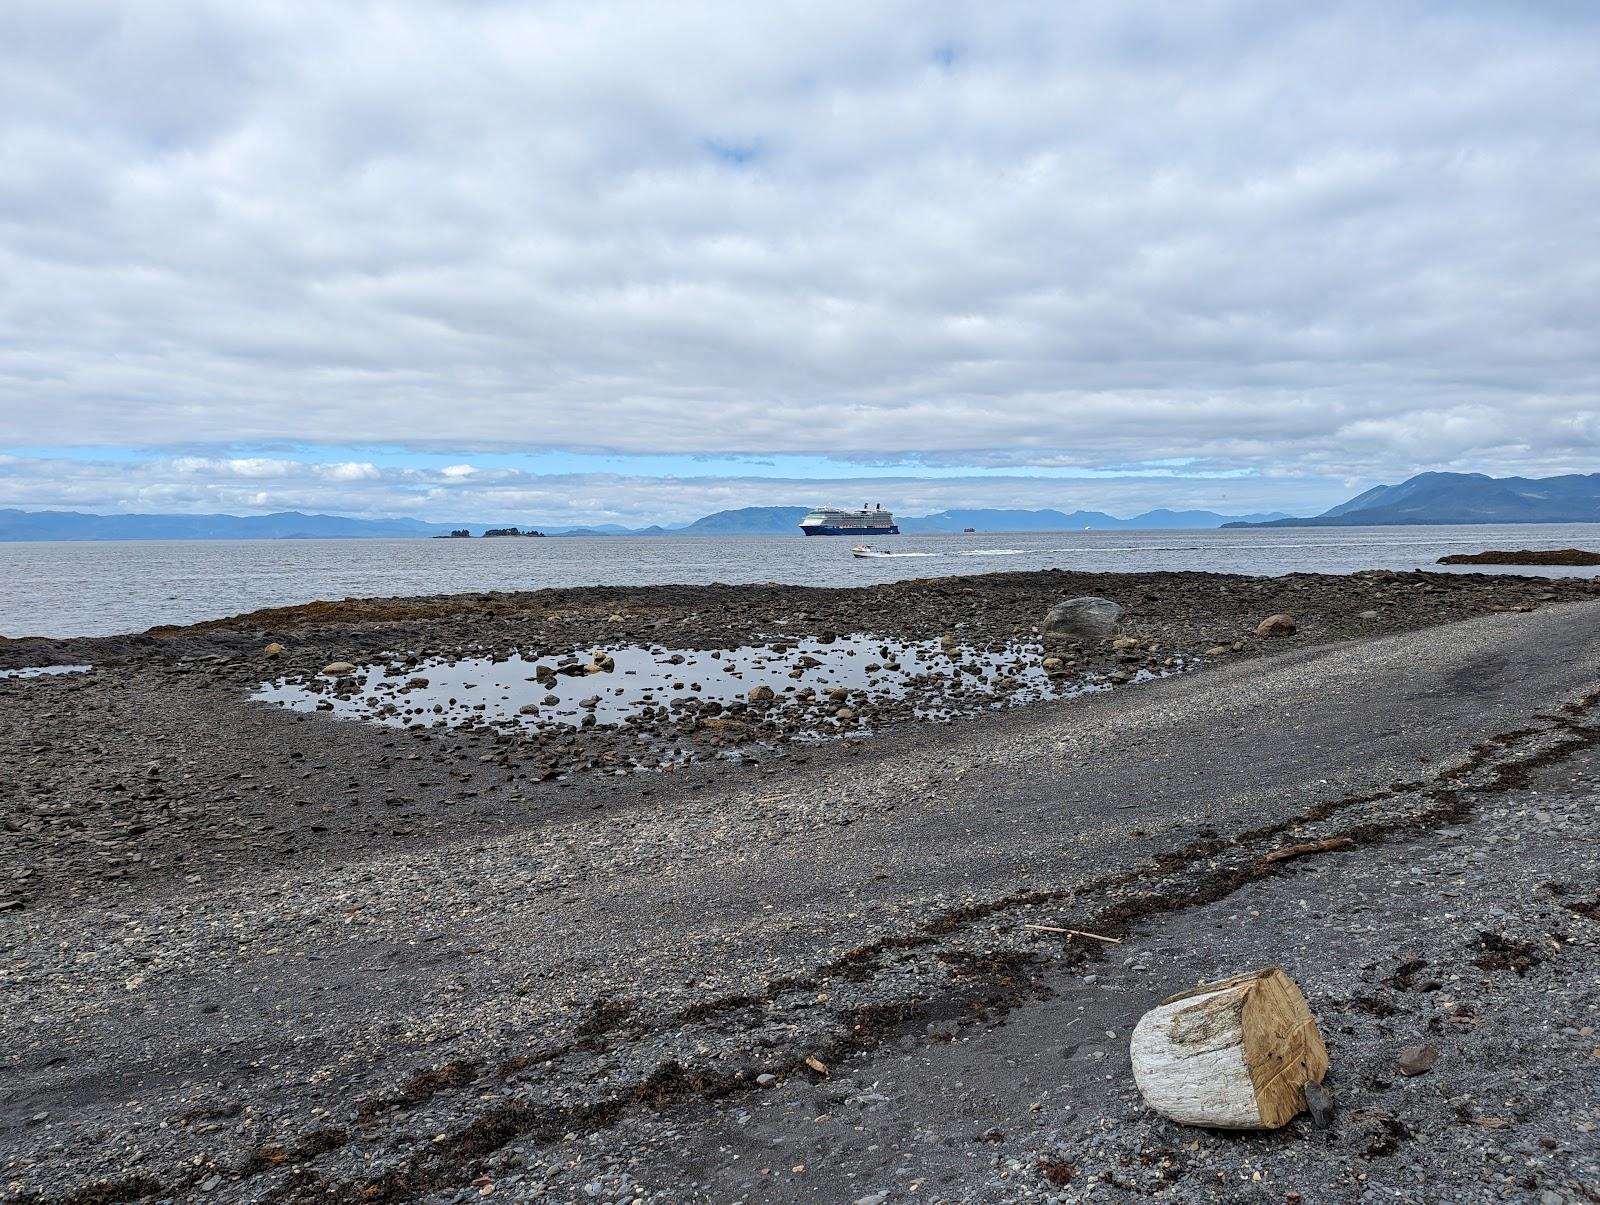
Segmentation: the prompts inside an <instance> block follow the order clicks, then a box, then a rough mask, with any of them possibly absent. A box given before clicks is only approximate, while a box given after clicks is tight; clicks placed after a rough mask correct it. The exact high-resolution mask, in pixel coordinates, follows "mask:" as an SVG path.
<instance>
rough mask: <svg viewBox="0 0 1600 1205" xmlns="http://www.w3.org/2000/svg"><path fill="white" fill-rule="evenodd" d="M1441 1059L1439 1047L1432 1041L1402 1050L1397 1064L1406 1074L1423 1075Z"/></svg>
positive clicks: (1403, 1073) (1402, 1072) (1402, 1073)
mask: <svg viewBox="0 0 1600 1205" xmlns="http://www.w3.org/2000/svg"><path fill="white" fill-rule="evenodd" d="M1438 1059H1439V1048H1438V1047H1437V1046H1435V1045H1434V1044H1433V1043H1432V1042H1424V1043H1422V1045H1420V1046H1407V1047H1405V1048H1404V1049H1403V1050H1401V1051H1400V1054H1399V1057H1398V1058H1396V1059H1395V1065H1396V1066H1397V1067H1398V1068H1399V1069H1400V1074H1401V1075H1404V1076H1412V1075H1421V1074H1422V1073H1423V1072H1425V1071H1430V1070H1432V1068H1433V1065H1434V1063H1436V1062H1437V1061H1438Z"/></svg>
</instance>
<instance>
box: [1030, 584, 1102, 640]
mask: <svg viewBox="0 0 1600 1205" xmlns="http://www.w3.org/2000/svg"><path fill="white" fill-rule="evenodd" d="M1122 616H1123V610H1122V608H1121V607H1120V606H1118V605H1117V604H1116V603H1114V602H1112V601H1111V600H1110V599H1109V598H1095V597H1094V596H1092V595H1084V596H1082V597H1079V598H1068V599H1064V600H1063V601H1061V602H1058V603H1056V605H1055V606H1053V607H1051V608H1050V609H1049V610H1048V611H1046V612H1045V615H1044V619H1043V620H1042V621H1041V622H1040V624H1039V631H1040V632H1041V633H1042V634H1043V635H1045V636H1083V637H1088V638H1090V639H1093V640H1100V639H1104V638H1105V637H1107V636H1115V635H1116V634H1117V626H1118V625H1119V624H1120V623H1121V622H1122Z"/></svg>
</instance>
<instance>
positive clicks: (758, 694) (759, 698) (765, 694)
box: [745, 686, 776, 703]
mask: <svg viewBox="0 0 1600 1205" xmlns="http://www.w3.org/2000/svg"><path fill="white" fill-rule="evenodd" d="M775 697H776V696H774V694H773V693H772V687H770V686H752V687H751V688H750V689H749V691H748V692H746V694H745V698H747V699H749V700H750V701H751V702H752V703H766V702H770V701H771V700H772V699H773V698H775Z"/></svg>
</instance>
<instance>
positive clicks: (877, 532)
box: [800, 523, 900, 536]
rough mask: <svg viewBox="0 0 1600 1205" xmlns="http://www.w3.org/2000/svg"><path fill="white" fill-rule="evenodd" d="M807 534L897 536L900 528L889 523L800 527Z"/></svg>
mask: <svg viewBox="0 0 1600 1205" xmlns="http://www.w3.org/2000/svg"><path fill="white" fill-rule="evenodd" d="M800 530H801V531H803V532H805V533H806V535H808V536H897V535H899V534H900V528H899V527H898V526H896V525H895V524H893V523H891V524H890V525H889V526H888V527H832V526H828V527H802V528H801V529H800Z"/></svg>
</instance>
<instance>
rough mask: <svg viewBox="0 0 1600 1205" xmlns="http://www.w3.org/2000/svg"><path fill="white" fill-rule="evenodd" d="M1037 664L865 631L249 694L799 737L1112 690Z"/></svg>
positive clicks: (371, 670) (530, 660)
mask: <svg viewBox="0 0 1600 1205" xmlns="http://www.w3.org/2000/svg"><path fill="white" fill-rule="evenodd" d="M1045 656H1046V655H1045V653H1044V650H1043V649H1042V648H1040V647H1039V646H1038V645H1036V644H1024V643H1016V644H1012V645H1008V646H1006V647H1005V648H1003V649H1001V650H990V649H976V648H972V647H966V646H960V645H956V646H952V647H950V648H948V649H947V648H946V647H945V646H943V645H942V644H941V642H940V641H938V640H928V641H920V642H907V641H897V640H884V639H879V638H876V637H871V636H848V637H840V638H838V639H836V640H832V641H827V642H824V641H821V640H817V639H814V638H806V639H801V640H794V641H781V642H776V643H774V644H772V645H770V646H769V645H759V646H751V647H743V648H735V649H724V650H714V651H706V650H703V649H702V650H694V649H669V648H664V647H660V646H656V647H642V646H636V645H635V646H623V647H612V648H605V649H596V650H594V651H593V652H592V653H589V654H584V655H579V656H564V657H560V658H557V657H537V656H533V655H532V654H520V653H519V654H513V655H511V656H507V657H504V658H500V659H494V658H467V659H463V660H456V661H449V660H443V659H428V660H423V659H418V660H406V659H395V660H391V661H387V662H383V663H378V664H373V665H365V666H360V667H358V668H357V669H356V670H355V672H353V673H350V674H346V675H342V676H339V677H331V676H328V675H321V674H317V675H304V676H300V677H294V678H286V679H280V680H278V681H276V682H269V683H266V684H264V685H263V686H262V687H261V689H260V690H259V691H258V692H257V693H256V694H255V696H254V697H255V698H256V699H257V700H260V701H263V702H269V703H275V704H277V705H279V706H283V707H289V708H293V709H295V710H299V711H327V712H332V713H333V714H334V715H337V716H341V717H345V718H349V719H364V720H375V721H377V722H379V723H384V724H390V725H395V726H399V727H407V726H413V725H425V726H434V725H440V724H443V725H453V726H460V725H477V724H491V725H495V726H511V725H515V726H517V727H523V728H537V729H542V730H560V729H573V728H587V727H616V726H619V725H626V724H635V725H645V726H655V725H660V724H662V723H672V722H675V721H677V720H680V719H688V718H690V717H691V716H698V717H700V719H701V721H702V722H703V723H704V722H706V717H707V716H724V718H725V719H726V716H727V715H739V714H743V713H754V714H759V715H761V716H763V717H766V718H779V719H781V720H783V721H785V723H784V726H785V728H786V729H789V730H790V733H789V734H790V735H792V736H800V737H804V736H805V735H807V734H808V731H809V732H810V733H811V734H813V735H830V734H834V733H837V732H839V731H840V730H842V729H846V728H851V727H859V726H860V725H862V724H864V723H866V722H867V721H868V720H869V718H870V717H869V715H867V714H864V713H865V712H871V711H874V710H880V711H881V710H882V709H883V708H884V707H886V706H892V707H894V710H895V711H896V712H897V713H898V714H900V715H909V716H911V717H914V718H920V719H948V718H952V717H954V716H956V715H959V714H966V713H971V712H974V711H980V710H985V709H989V708H993V707H1000V706H1006V705H1011V704H1018V703H1028V702H1034V701H1037V700H1041V699H1054V698H1065V697H1068V696H1071V695H1076V694H1082V693H1084V692H1086V691H1090V690H1096V689H1105V688H1106V685H1107V684H1106V681H1105V679H1103V678H1100V677H1098V676H1085V675H1082V674H1078V675H1070V674H1067V673H1064V672H1061V670H1060V668H1059V667H1052V668H1054V669H1056V672H1053V673H1052V672H1047V670H1046V669H1045V666H1044V661H1045ZM1142 676H1145V677H1148V676H1151V675H1150V674H1149V673H1148V672H1145V673H1143V675H1142ZM761 688H765V690H767V691H771V692H772V693H771V697H770V698H767V697H765V691H763V690H762V689H761ZM752 692H754V693H752ZM895 705H898V706H895ZM841 708H843V709H845V710H844V714H842V715H841V714H840V709H841Z"/></svg>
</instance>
